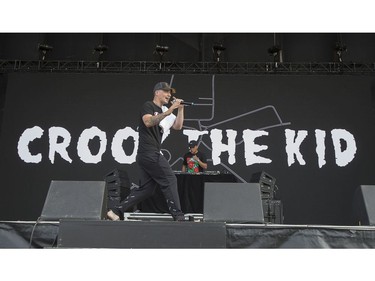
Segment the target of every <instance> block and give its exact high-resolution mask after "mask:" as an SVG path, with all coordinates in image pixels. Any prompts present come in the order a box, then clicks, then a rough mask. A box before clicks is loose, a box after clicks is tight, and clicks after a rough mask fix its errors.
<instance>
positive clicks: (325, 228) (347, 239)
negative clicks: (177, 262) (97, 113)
mask: <svg viewBox="0 0 375 281" xmlns="http://www.w3.org/2000/svg"><path fill="white" fill-rule="evenodd" d="M35 223H36V222H35V221H0V248H24V249H25V248H179V249H183V248H255V249H259V248H286V249H291V248H295V249H303V248H305V249H306V248H307V249H312V248H342V249H344V248H347V249H359V248H375V226H329V225H276V224H226V223H211V222H209V223H207V222H202V221H200V222H173V221H150V220H148V221H142V220H138V221H117V222H112V221H87V220H74V221H72V220H71V221H63V220H62V221H60V222H38V224H37V225H36V224H35ZM31 236H32V239H30V238H31ZM173 237H174V238H173Z"/></svg>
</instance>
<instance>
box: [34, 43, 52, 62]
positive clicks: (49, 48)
mask: <svg viewBox="0 0 375 281" xmlns="http://www.w3.org/2000/svg"><path fill="white" fill-rule="evenodd" d="M38 50H39V52H41V53H42V60H45V58H46V55H47V52H49V51H52V50H53V47H52V46H49V45H47V44H41V43H39V44H38Z"/></svg>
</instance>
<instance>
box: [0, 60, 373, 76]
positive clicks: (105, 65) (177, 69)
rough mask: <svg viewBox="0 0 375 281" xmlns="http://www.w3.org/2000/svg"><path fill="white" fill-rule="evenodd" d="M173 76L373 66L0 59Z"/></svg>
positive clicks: (26, 66) (18, 64)
mask: <svg viewBox="0 0 375 281" xmlns="http://www.w3.org/2000/svg"><path fill="white" fill-rule="evenodd" d="M11 72H70V73H84V72H88V73H90V72H96V73H150V74H151V73H175V74H200V73H202V74H217V73H220V74H252V75H256V74H262V75H264V74H270V75H272V74H368V73H374V72H375V63H353V62H352V63H345V62H341V63H340V62H301V63H288V62H283V63H277V65H275V62H220V63H218V62H160V61H100V62H99V64H98V62H97V61H42V60H38V61H23V60H0V73H11Z"/></svg>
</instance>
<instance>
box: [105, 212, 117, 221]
mask: <svg viewBox="0 0 375 281" xmlns="http://www.w3.org/2000/svg"><path fill="white" fill-rule="evenodd" d="M107 219H109V220H111V221H119V220H120V217H119V216H118V215H116V214H115V213H114V212H113V211H112V210H109V211H108V212H107Z"/></svg>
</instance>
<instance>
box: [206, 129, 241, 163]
mask: <svg viewBox="0 0 375 281" xmlns="http://www.w3.org/2000/svg"><path fill="white" fill-rule="evenodd" d="M226 132H227V137H228V144H223V143H222V142H221V140H222V139H223V135H222V130H219V129H213V130H211V135H210V137H211V142H212V162H213V164H214V165H218V164H220V163H221V162H220V154H221V153H222V152H224V151H228V154H229V157H228V163H229V164H231V165H233V164H234V163H236V156H235V152H236V136H237V131H235V130H226Z"/></svg>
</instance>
